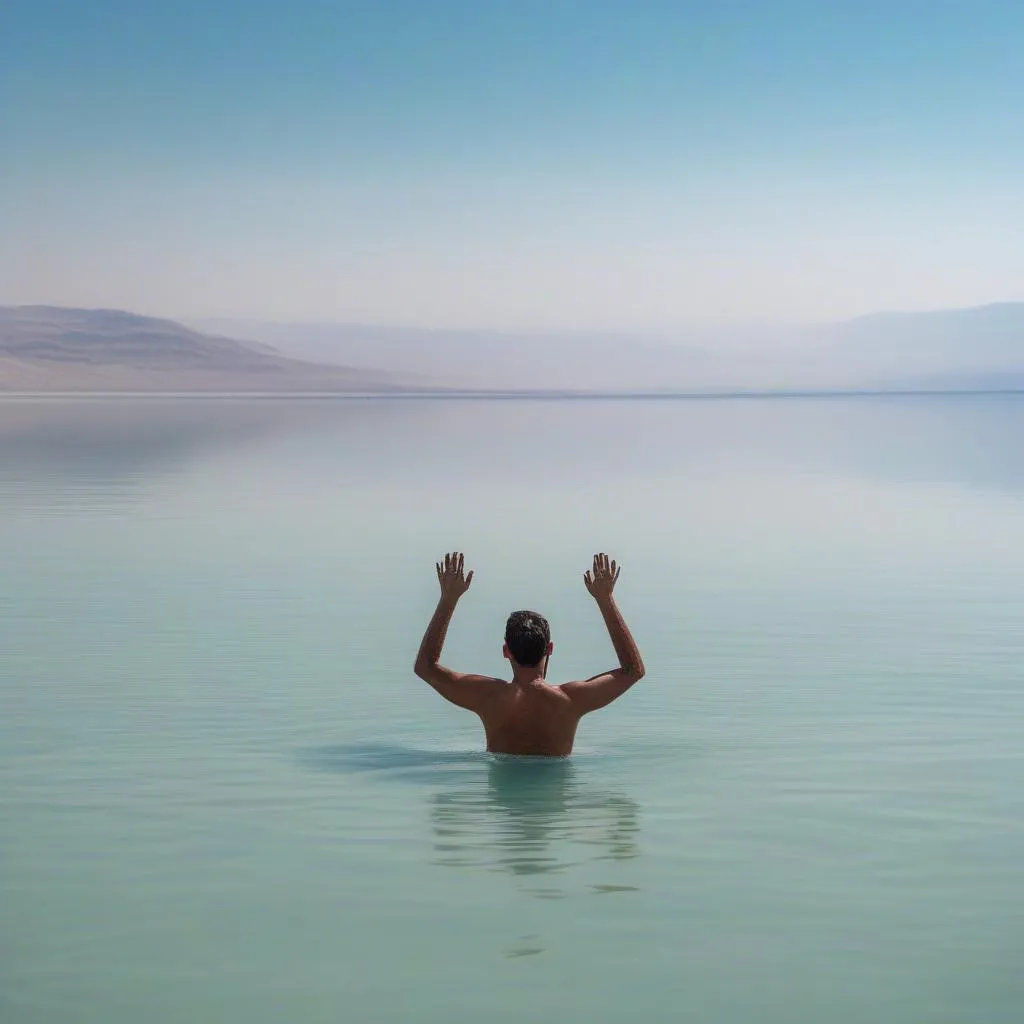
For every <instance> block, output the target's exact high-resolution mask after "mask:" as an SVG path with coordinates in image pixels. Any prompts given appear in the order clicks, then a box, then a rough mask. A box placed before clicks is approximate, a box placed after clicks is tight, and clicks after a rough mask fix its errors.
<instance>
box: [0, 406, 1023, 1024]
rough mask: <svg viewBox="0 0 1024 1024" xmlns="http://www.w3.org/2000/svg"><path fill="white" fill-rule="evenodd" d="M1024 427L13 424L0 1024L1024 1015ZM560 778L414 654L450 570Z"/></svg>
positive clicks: (923, 421)
mask: <svg viewBox="0 0 1024 1024" xmlns="http://www.w3.org/2000/svg"><path fill="white" fill-rule="evenodd" d="M1021 437H1024V399H1021V398H1015V397H991V398H977V397H974V398H972V397H953V398H885V399H881V398H875V399H868V398H864V399H833V400H788V401H784V400H771V401H766V400H761V401H755V400H746V401H696V402H682V401H580V402H550V401H535V402H525V401H501V402H490V403H485V402H476V401H422V400H421V401H397V400H390V401H352V402H337V401H335V402H326V401H305V402H300V401H269V400H268V401H262V402H260V401H252V400H236V401H231V402H220V403H218V402H212V401H209V400H206V401H204V400H194V401H187V400H161V401H156V402H152V401H151V402H148V403H147V402H142V401H131V400H123V401H115V402H104V401H79V402H71V401H27V400H7V401H4V402H0V659H2V660H0V907H2V927H0V1020H3V1021H4V1024H29V1022H32V1024H36V1022H47V1024H50V1022H85V1021H89V1022H102V1024H121V1022H133V1024H134V1022H139V1021H146V1022H152V1024H157V1022H175V1024H178V1022H182V1024H184V1022H189V1024H195V1022H232V1024H234V1022H239V1021H245V1022H252V1024H255V1022H275V1024H277V1022H281V1021H304V1022H305V1021H310V1022H319V1021H332V1022H337V1021H346V1022H347V1021H351V1022H360V1024H361V1022H367V1024H370V1022H406V1021H416V1022H463V1021H465V1022H474V1024H475V1022H480V1021H487V1022H489V1024H503V1022H510V1024H511V1022H515V1024H521V1022H523V1021H541V1022H542V1021H554V1020H559V1021H572V1022H581V1024H583V1022H593V1024H600V1022H620V1021H626V1020H628V1021H631V1022H635V1024H640V1022H652V1024H661V1022H665V1021H675V1020H685V1021H695V1022H705V1021H707V1022H749V1021H758V1022H767V1024H774V1022H778V1024H791V1022H799V1021H807V1022H816V1024H817V1022H824V1021H829V1022H833V1021H835V1022H881V1021H884V1022H888V1024H893V1022H895V1024H904V1022H905V1024H925V1022H929V1024H930V1022H949V1024H963V1022H966V1021H970V1022H985V1024H997V1022H999V1024H1001V1022H1007V1024H1009V1022H1013V1024H1018V1022H1019V1021H1020V1020H1022V1019H1024V980H1022V977H1021V973H1020V963H1021V957H1022V953H1024V795H1022V794H1024V744H1022V736H1024V670H1022V654H1024V449H1022V447H1021V446H1020V443H1019V439H1020V438H1021ZM456 547H458V548H461V549H464V550H465V551H466V553H467V565H469V566H471V567H472V568H474V569H475V570H476V579H475V582H474V584H473V588H472V590H471V591H470V593H469V595H468V596H467V598H466V599H465V601H464V602H463V605H462V607H460V609H459V611H458V616H457V618H456V620H455V622H454V624H453V627H452V630H451V633H450V636H449V645H448V649H447V653H446V661H447V662H449V663H450V664H451V665H453V666H454V667H457V668H462V669H465V670H475V671H483V672H500V671H501V669H502V664H503V663H502V661H501V654H500V649H501V629H502V625H503V621H504V616H505V614H506V613H507V612H508V611H509V610H511V609H512V608H517V607H524V606H525V607H535V608H537V609H538V610H540V611H542V612H543V613H545V614H547V615H548V617H549V618H550V619H551V622H552V628H553V633H554V640H555V653H554V656H553V658H552V660H551V675H552V677H553V678H554V679H556V680H561V679H566V678H570V677H573V676H578V675H582V674H592V673H594V672H597V671H599V670H602V669H604V668H606V667H608V666H609V665H610V664H611V663H612V660H613V658H612V653H611V648H610V645H609V644H608V641H607V639H606V638H605V637H604V635H603V633H602V627H601V622H600V618H599V616H598V614H597V612H596V610H595V609H594V607H593V606H592V603H591V602H590V599H589V598H588V597H587V595H586V593H585V591H584V588H583V584H582V579H581V574H582V572H583V570H584V569H585V568H586V567H587V564H588V561H589V559H590V556H591V555H592V553H593V552H594V551H596V550H599V549H600V550H606V551H609V552H611V553H612V554H613V555H614V556H615V557H617V558H618V559H619V560H620V561H621V562H622V564H623V565H624V569H623V573H622V579H621V582H620V584H619V593H620V603H621V605H622V608H623V610H624V612H625V615H626V617H627V620H628V621H629V622H630V624H631V625H632V626H633V628H634V631H635V633H636V635H637V638H638V640H639V642H640V645H641V648H642V651H643V654H644V658H645V661H646V663H647V667H648V675H647V677H646V678H645V679H644V680H643V681H642V682H641V683H640V684H639V685H638V687H637V688H636V689H634V691H632V692H631V693H630V694H628V695H627V696H626V697H625V698H624V699H623V700H622V701H620V702H619V703H617V704H616V705H614V706H613V707H611V708H610V709H608V710H606V711H604V712H602V713H600V714H598V715H595V716H594V717H593V718H591V719H588V720H586V721H585V722H584V724H583V726H582V727H581V730H580V734H579V741H578V747H577V752H576V753H575V754H574V755H573V757H572V758H571V759H570V760H569V761H559V762H552V763H548V762H539V763H538V762H536V761H532V760H528V761H517V760H515V759H492V758H489V757H487V756H485V755H484V754H482V753H481V747H482V736H481V732H480V729H479V727H478V725H477V724H476V723H475V722H474V720H472V719H471V717H470V716H469V715H468V714H467V713H466V712H463V711H460V710H459V709H458V708H454V707H451V706H449V705H446V704H444V703H443V702H442V701H441V700H440V699H439V698H438V697H437V696H436V695H435V694H434V693H433V692H432V691H430V690H429V688H427V687H426V686H425V684H423V683H421V682H420V681H419V680H417V679H415V678H414V677H413V676H412V673H411V671H410V666H411V662H412V658H413V655H414V653H415V649H416V646H417V644H418V642H419V638H420V635H421V633H422V630H423V628H424V626H425V624H426V621H427V618H428V617H429V614H430V611H431V610H432V607H433V603H434V600H435V588H436V581H435V579H434V575H433V572H434V570H433V562H434V560H435V559H436V557H437V556H438V555H439V554H440V553H442V552H444V551H445V550H449V549H451V548H456Z"/></svg>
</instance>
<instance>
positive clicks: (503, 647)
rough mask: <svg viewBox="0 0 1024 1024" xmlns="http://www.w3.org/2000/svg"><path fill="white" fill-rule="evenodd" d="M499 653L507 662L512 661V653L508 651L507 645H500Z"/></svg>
mask: <svg viewBox="0 0 1024 1024" xmlns="http://www.w3.org/2000/svg"><path fill="white" fill-rule="evenodd" d="M501 653H502V655H503V656H504V657H506V658H508V660H509V661H511V660H512V652H511V651H510V650H509V649H508V644H502V645H501Z"/></svg>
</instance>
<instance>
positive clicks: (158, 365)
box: [0, 306, 401, 392]
mask: <svg viewBox="0 0 1024 1024" xmlns="http://www.w3.org/2000/svg"><path fill="white" fill-rule="evenodd" d="M398 386H401V382H400V381H398V380H389V379H387V376H386V375H383V374H374V373H373V372H371V371H367V370H365V369H353V368H349V367H344V366H340V365H331V366H318V365H315V364H311V363H309V362H305V361H302V360H297V359H294V358H290V357H287V356H284V355H281V354H280V353H277V352H274V351H272V350H270V349H268V348H267V347H266V346H262V345H259V344H258V343H256V344H254V343H250V342H243V341H236V340H234V339H232V338H227V337H223V336H218V335H211V334H204V333H201V332H199V331H196V330H193V329H191V328H188V327H185V326H184V325H183V324H180V323H176V322H175V321H173V320H160V319H156V318H154V317H148V316H139V315H137V314H135V313H126V312H123V311H121V310H110V309H98V310H87V309H65V308H61V307H53V306H13V307H0V390H3V391H19V392H25V391H32V392H35V391H44V392H53V391H70V392H77V391H138V392H161V391H197V392H205V391H214V392H223V391H226V392H234V391H242V392H262V391H266V392H305V391H326V392H339V391H366V390H381V389H384V390H387V389H392V388H395V387H398Z"/></svg>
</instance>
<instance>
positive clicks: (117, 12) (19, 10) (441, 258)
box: [0, 0, 1024, 331]
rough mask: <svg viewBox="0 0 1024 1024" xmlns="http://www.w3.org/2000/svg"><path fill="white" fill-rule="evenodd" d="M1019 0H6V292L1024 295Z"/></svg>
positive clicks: (718, 304)
mask: <svg viewBox="0 0 1024 1024" xmlns="http://www.w3.org/2000/svg"><path fill="white" fill-rule="evenodd" d="M1022 52H1024V4H1022V3H1020V2H1017V0H1015V2H994V0H927V2H926V0H888V2H884V3H883V2H878V0H859V2H856V3H847V2H829V0H815V2H807V0H777V2H772V0H675V2H671V3H668V2H659V0H632V2H618V0H604V2H602V0H585V2H583V0H543V2H538V0H461V2H454V0H373V2H371V0H365V2H363V3H349V2H331V3H328V2H319V0H317V2H312V0H292V2H289V3H283V2H281V3H264V2H260V0H246V2H240V0H203V2H195V0H175V2H166V0H146V2H144V0H88V2H86V0H74V2H63V3H61V2H53V0H5V2H4V3H2V4H0V303H3V304H21V303H49V304H60V305H76V306H90V307H94V306H103V307H114V308H127V309H132V310H135V311H137V312H142V313H152V314H156V315H163V316H175V317H193V318H194V317H207V316H210V317H212V316H229V317H254V318H262V319H276V320H336V321H347V322H364V323H380V324H408V325H417V326H426V327H491V328H501V329H543V330H552V329H601V330H640V331H648V330H656V331H666V330H667V331H672V330H675V329H677V328H681V327H686V326H688V325H695V324H701V325H707V324H725V325H729V324H748V323H772V324H788V323H794V322H808V321H820V320H832V319H839V318H844V317H848V316H854V315H858V314H861V313H868V312H873V311H877V310H888V309H932V308H945V307H952V306H968V305H974V304H982V303H987V302H995V301H1012V300H1022V299H1024V241H1022V239H1024V60H1022V59H1021V53H1022Z"/></svg>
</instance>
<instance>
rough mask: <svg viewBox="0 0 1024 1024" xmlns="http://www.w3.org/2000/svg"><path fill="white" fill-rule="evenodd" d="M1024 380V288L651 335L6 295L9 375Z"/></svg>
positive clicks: (396, 382) (472, 380)
mask: <svg viewBox="0 0 1024 1024" xmlns="http://www.w3.org/2000/svg"><path fill="white" fill-rule="evenodd" d="M450 389H472V390H486V391H591V392H592V391H600V392H605V391H610V392H616V391H619V392H621V391H632V392H672V391H735V390H774V391H778V390H784V391H791V390H792V391H807V390H934V391H951V390H1024V303H1002V304H999V305H992V306H982V307H976V308H973V309H963V310H950V311H937V312H928V313H884V314H876V315H872V316H866V317H861V318H858V319H856V320H849V321H845V322H841V323H835V324H825V325H819V326H814V327H802V328H795V329H792V330H787V331H784V332H783V331H781V330H778V329H776V330H773V331H770V332H769V331H759V330H748V331H744V332H742V333H741V332H737V331H726V330H719V331H717V332H715V333H714V334H711V333H709V332H696V331H692V332H688V333H685V334H679V335H676V336H673V337H654V336H648V335H630V334H621V333H620V334H615V333H598V332H577V333H569V332H546V333H541V332H534V333H529V332H501V331H485V330H478V331H473V330H425V329H419V328H403V327H383V326H363V325H355V324H330V323H305V324H303V323H296V324H286V323H266V322H261V321H254V320H197V321H187V322H185V323H179V322H176V321H173V320H162V319H156V318H153V317H146V316H139V315H137V314H134V313H127V312H123V311H119V310H82V309H65V308H62V307H51V306H15V307H0V390H6V391H9V392H10V391H22V392H24V391H51V392H52V391H72V392H73V391H139V392H161V391H163V392H173V391H196V392H268V393H278V392H280V393H297V392H323V393H338V392H350V391H351V392H381V391H391V392H394V391H405V390H412V391H423V390H450Z"/></svg>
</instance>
